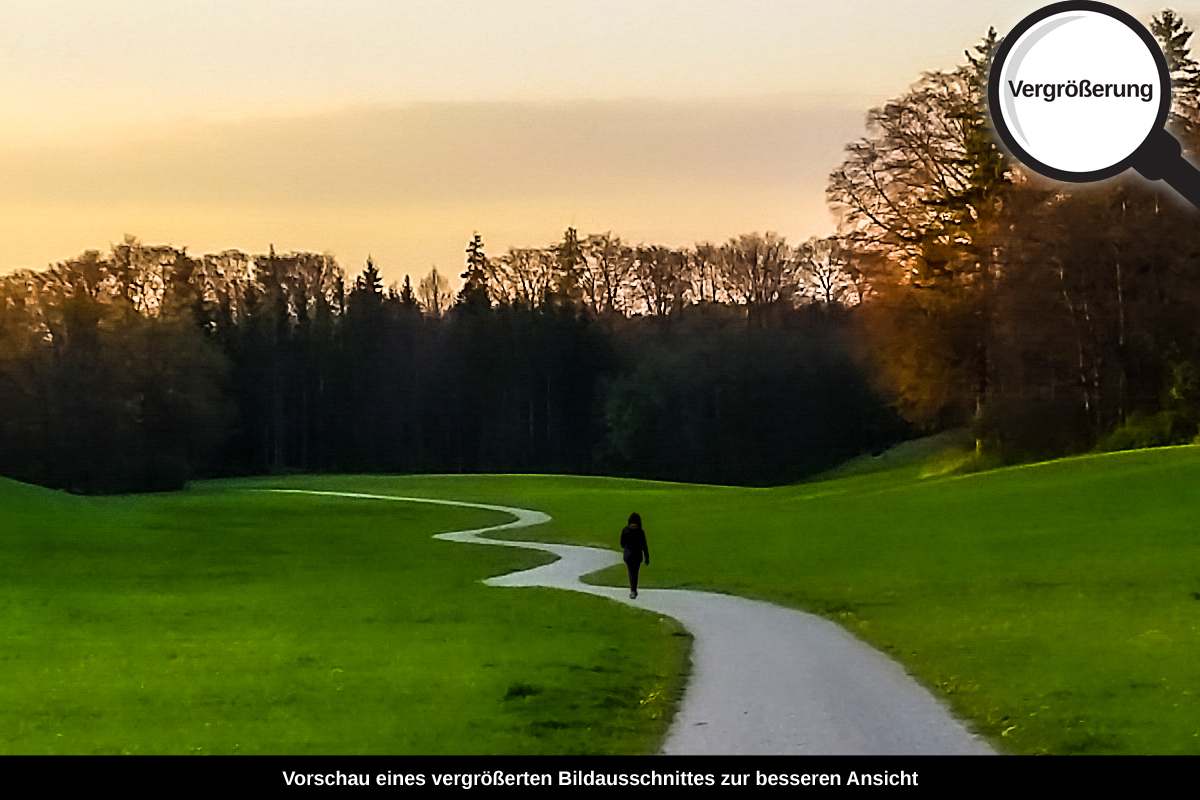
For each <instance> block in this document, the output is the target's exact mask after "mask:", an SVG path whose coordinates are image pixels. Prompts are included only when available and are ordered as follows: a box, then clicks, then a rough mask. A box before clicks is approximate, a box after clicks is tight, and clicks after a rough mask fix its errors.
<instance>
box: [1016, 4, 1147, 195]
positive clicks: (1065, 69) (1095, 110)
mask: <svg viewBox="0 0 1200 800" xmlns="http://www.w3.org/2000/svg"><path fill="white" fill-rule="evenodd" d="M1001 68H1002V74H1001V75H1000V78H1001V85H1000V87H999V88H1000V99H1001V103H1000V111H1001V113H1002V115H1003V118H1004V122H1005V124H1006V125H1007V126H1008V129H1009V132H1010V133H1011V135H1012V137H1013V138H1014V139H1015V141H1016V143H1017V144H1019V145H1020V147H1021V148H1022V149H1024V150H1025V152H1026V154H1027V155H1028V156H1031V157H1032V158H1033V159H1036V160H1037V161H1038V162H1040V163H1041V164H1042V165H1044V166H1046V167H1050V168H1051V169H1053V170H1059V171H1061V172H1066V173H1075V174H1087V173H1095V172H1098V171H1102V170H1106V169H1108V168H1110V167H1112V166H1113V165H1116V164H1119V163H1121V162H1123V161H1125V160H1126V159H1128V158H1129V157H1130V156H1131V155H1132V154H1133V153H1134V151H1136V150H1137V149H1138V147H1140V146H1141V145H1142V143H1143V142H1145V141H1146V138H1147V137H1148V136H1149V135H1150V133H1151V131H1153V130H1154V129H1155V127H1156V126H1157V124H1158V122H1159V111H1160V106H1161V104H1162V102H1163V100H1164V98H1163V86H1162V85H1161V80H1162V78H1161V74H1160V71H1159V68H1158V63H1157V61H1156V59H1155V55H1154V53H1153V52H1152V51H1151V50H1150V49H1149V48H1148V47H1147V44H1146V41H1145V40H1144V38H1143V37H1142V36H1139V35H1138V33H1137V32H1136V31H1134V30H1133V29H1131V28H1130V27H1129V26H1128V25H1126V24H1125V23H1123V22H1121V21H1119V20H1117V19H1114V18H1113V17H1111V16H1109V15H1107V14H1102V13H1097V12H1094V11H1086V10H1073V11H1064V12H1062V13H1058V14H1054V15H1052V16H1049V17H1047V18H1045V19H1043V20H1041V21H1040V22H1039V23H1037V24H1035V25H1033V26H1032V27H1030V28H1029V30H1027V31H1025V32H1024V33H1023V34H1022V35H1021V36H1020V38H1018V39H1017V41H1016V42H1015V44H1013V45H1012V49H1011V50H1010V51H1009V52H1008V57H1007V59H1006V60H1005V61H1004V63H1003V65H1002V67H1001ZM1167 88H1168V90H1169V87H1167Z"/></svg>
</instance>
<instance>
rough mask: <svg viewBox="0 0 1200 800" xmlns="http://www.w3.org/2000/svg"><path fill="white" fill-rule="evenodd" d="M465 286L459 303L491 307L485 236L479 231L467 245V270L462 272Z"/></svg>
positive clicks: (469, 305) (466, 305) (481, 307)
mask: <svg viewBox="0 0 1200 800" xmlns="http://www.w3.org/2000/svg"><path fill="white" fill-rule="evenodd" d="M462 279H463V287H462V289H461V290H460V291H459V293H458V305H459V306H460V307H463V308H467V309H486V308H490V307H491V304H492V303H491V297H490V295H489V293H488V258H487V256H486V255H485V254H484V252H483V238H482V237H480V235H479V234H478V233H476V234H475V236H474V237H473V238H472V239H471V243H470V244H468V245H467V271H466V272H464V273H463V274H462Z"/></svg>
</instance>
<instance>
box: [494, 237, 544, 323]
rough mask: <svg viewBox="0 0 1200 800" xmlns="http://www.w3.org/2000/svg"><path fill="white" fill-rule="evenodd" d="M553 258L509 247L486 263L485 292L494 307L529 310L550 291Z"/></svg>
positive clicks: (534, 250)
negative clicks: (486, 280)
mask: <svg viewBox="0 0 1200 800" xmlns="http://www.w3.org/2000/svg"><path fill="white" fill-rule="evenodd" d="M554 278H555V256H554V253H553V252H549V251H546V250H541V249H537V248H516V247H510V248H509V249H508V252H507V253H505V254H504V255H502V256H500V257H499V258H493V259H489V260H488V289H489V291H491V292H492V296H493V299H494V300H495V301H496V302H497V303H502V304H505V305H513V306H523V307H526V308H533V307H536V306H540V305H542V304H543V303H544V302H545V301H546V298H547V296H548V295H549V293H550V292H551V290H552V289H553V288H554Z"/></svg>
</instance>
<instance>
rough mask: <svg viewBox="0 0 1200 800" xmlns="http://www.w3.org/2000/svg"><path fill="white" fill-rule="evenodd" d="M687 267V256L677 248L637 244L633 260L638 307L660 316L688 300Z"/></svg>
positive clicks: (688, 282) (674, 309)
mask: <svg viewBox="0 0 1200 800" xmlns="http://www.w3.org/2000/svg"><path fill="white" fill-rule="evenodd" d="M687 267H688V260H687V258H686V257H685V255H684V253H683V252H681V251H679V250H672V249H671V248H669V247H663V246H661V245H652V246H642V247H638V248H637V251H636V252H635V254H634V262H633V274H634V280H635V285H636V287H637V296H638V300H639V303H638V308H639V309H640V310H642V311H644V312H645V313H647V314H651V315H654V316H662V315H666V314H669V313H671V312H673V311H676V310H678V309H679V308H680V307H682V306H683V305H684V304H685V303H686V302H688V291H689V289H690V281H689V280H688V275H687Z"/></svg>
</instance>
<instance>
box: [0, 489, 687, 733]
mask: <svg viewBox="0 0 1200 800" xmlns="http://www.w3.org/2000/svg"><path fill="white" fill-rule="evenodd" d="M505 519H507V517H506V516H505V515H500V514H495V513H489V512H481V511H476V510H468V509H459V508H445V507H437V506H425V505H413V504H407V505H406V504H400V503H367V502H362V501H351V500H341V499H336V498H309V497H303V496H294V495H293V496H281V495H271V494H265V493H256V492H246V491H242V490H241V489H240V488H239V486H238V485H237V484H236V483H234V484H223V485H219V486H212V487H204V488H201V489H198V490H196V491H192V492H188V493H179V494H169V495H139V496H128V497H108V498H80V497H71V496H68V495H63V494H60V493H56V492H50V491H47V490H43V489H38V488H36V487H29V486H24V485H21V484H16V483H13V482H11V481H4V482H2V483H0V584H2V585H3V586H4V591H3V592H0V638H2V640H3V642H4V647H3V648H0V753H5V754H12V753H300V754H303V753H388V754H406V753H420V754H426V753H429V754H439V753H450V754H454V753H636V752H645V751H646V750H653V749H655V748H656V747H657V746H658V745H657V743H658V741H659V740H660V739H661V737H662V735H663V734H664V733H665V723H666V722H667V719H668V711H669V705H668V704H669V702H670V698H671V697H672V691H675V690H677V689H678V686H679V685H680V680H681V676H680V673H681V671H682V670H683V669H684V667H685V664H684V659H685V657H686V646H687V640H686V638H683V637H679V636H672V635H671V634H672V633H674V632H677V628H676V626H675V625H674V624H673V623H670V622H665V621H661V620H659V619H658V618H657V617H655V616H653V615H649V614H644V613H639V612H637V611H633V610H630V609H626V608H624V607H620V606H617V605H615V604H612V603H609V602H606V601H603V600H598V599H597V598H591V597H584V596H577V595H573V594H568V593H564V592H552V591H549V590H529V591H522V592H516V591H510V592H504V591H499V590H496V589H490V588H487V587H484V586H482V585H481V584H480V583H479V582H478V581H479V580H480V579H481V578H484V577H487V576H489V575H494V574H499V573H503V572H508V571H511V570H513V569H518V568H521V567H525V566H532V565H533V564H535V563H541V560H542V559H543V558H544V557H543V556H541V555H538V554H533V553H530V552H527V551H513V550H510V549H507V548H505V549H501V548H489V547H467V546H464V545H460V544H454V543H450V542H441V541H435V540H433V539H431V538H430V536H431V534H433V533H435V532H438V531H443V530H452V529H458V528H463V527H478V526H480V525H486V524H490V523H492V522H495V521H501V520H505ZM654 692H659V693H660V694H658V695H655V697H656V698H662V699H656V700H654V701H652V702H645V701H646V700H647V698H648V697H650V696H651V694H652V693H654Z"/></svg>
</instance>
